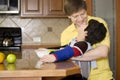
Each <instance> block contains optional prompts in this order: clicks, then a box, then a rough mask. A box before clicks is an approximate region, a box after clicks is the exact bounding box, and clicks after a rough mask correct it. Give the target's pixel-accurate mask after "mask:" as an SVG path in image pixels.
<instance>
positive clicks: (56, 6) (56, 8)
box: [46, 0, 66, 17]
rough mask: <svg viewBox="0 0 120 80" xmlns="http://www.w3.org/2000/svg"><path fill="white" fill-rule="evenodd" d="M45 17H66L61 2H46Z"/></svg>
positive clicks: (52, 0)
mask: <svg viewBox="0 0 120 80" xmlns="http://www.w3.org/2000/svg"><path fill="white" fill-rule="evenodd" d="M46 15H47V16H50V17H55V16H56V17H66V15H65V13H64V1H63V0H46Z"/></svg>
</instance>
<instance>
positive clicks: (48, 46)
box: [22, 43, 60, 49]
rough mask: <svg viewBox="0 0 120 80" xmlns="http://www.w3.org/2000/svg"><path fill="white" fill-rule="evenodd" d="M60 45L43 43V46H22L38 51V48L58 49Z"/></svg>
mask: <svg viewBox="0 0 120 80" xmlns="http://www.w3.org/2000/svg"><path fill="white" fill-rule="evenodd" d="M58 46H60V44H47V43H41V44H22V48H24V49H25V48H26V49H28V48H31V49H37V48H41V47H42V48H53V47H58Z"/></svg>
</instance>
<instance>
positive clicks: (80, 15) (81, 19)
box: [68, 9, 87, 26]
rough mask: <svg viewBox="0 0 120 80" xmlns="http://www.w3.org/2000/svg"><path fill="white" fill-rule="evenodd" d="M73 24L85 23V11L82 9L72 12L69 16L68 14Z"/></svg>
mask: <svg viewBox="0 0 120 80" xmlns="http://www.w3.org/2000/svg"><path fill="white" fill-rule="evenodd" d="M68 18H70V19H71V21H72V22H73V23H74V24H75V25H78V26H80V25H83V24H87V11H86V10H84V9H82V10H80V11H78V12H76V13H73V14H72V15H71V16H68Z"/></svg>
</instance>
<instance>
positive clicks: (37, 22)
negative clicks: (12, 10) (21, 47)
mask: <svg viewBox="0 0 120 80" xmlns="http://www.w3.org/2000/svg"><path fill="white" fill-rule="evenodd" d="M69 23H70V21H69V20H68V19H67V18H66V19H65V18H48V19H47V18H45V19H43V18H42V19H32V18H31V19H30V18H27V19H26V18H20V17H19V16H15V15H14V16H10V15H9V16H8V15H0V27H21V29H22V41H23V44H40V43H55V44H57V43H58V44H59V43H60V34H61V32H62V31H63V30H64V29H65V28H66V27H67V26H68V25H69ZM38 41H40V42H38Z"/></svg>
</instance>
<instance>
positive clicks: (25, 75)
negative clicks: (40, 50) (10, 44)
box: [0, 49, 80, 80]
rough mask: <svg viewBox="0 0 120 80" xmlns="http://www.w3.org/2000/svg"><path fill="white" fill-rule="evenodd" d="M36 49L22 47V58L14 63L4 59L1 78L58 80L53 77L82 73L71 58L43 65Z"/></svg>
mask: <svg viewBox="0 0 120 80" xmlns="http://www.w3.org/2000/svg"><path fill="white" fill-rule="evenodd" d="M34 50H35V49H22V51H21V52H20V53H21V54H22V55H21V58H18V59H17V60H16V62H15V63H14V64H8V63H7V62H6V61H4V63H3V64H0V65H1V66H2V65H3V66H4V68H3V70H0V79H2V80H7V79H8V78H9V80H16V78H17V79H19V80H57V79H53V78H55V77H65V76H68V75H72V74H76V73H80V68H79V66H78V65H76V64H74V63H73V62H72V61H71V60H68V61H63V62H56V63H44V64H42V65H41V63H40V60H39V58H38V56H37V55H36V53H35V52H34ZM13 53H14V51H13ZM20 53H19V54H20ZM16 54H17V53H16ZM19 56H20V55H19ZM45 78H46V79H45ZM47 78H48V79H47ZM50 78H51V79H50Z"/></svg>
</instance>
